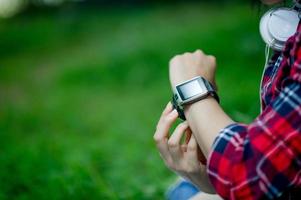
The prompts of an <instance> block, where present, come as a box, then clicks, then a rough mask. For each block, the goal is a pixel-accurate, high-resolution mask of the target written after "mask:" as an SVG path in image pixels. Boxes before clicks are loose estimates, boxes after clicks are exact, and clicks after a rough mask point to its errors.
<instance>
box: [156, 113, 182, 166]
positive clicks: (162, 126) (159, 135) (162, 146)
mask: <svg viewBox="0 0 301 200" xmlns="http://www.w3.org/2000/svg"><path fill="white" fill-rule="evenodd" d="M177 116H178V113H177V111H176V110H175V111H173V112H171V113H169V114H168V115H166V116H164V117H162V118H161V119H160V120H159V123H158V125H157V130H156V133H155V135H154V140H155V141H156V145H157V148H158V150H159V152H160V154H161V156H162V158H163V159H164V161H165V162H167V161H170V159H171V156H170V153H169V151H168V146H167V140H168V133H169V129H170V128H171V126H172V124H173V123H174V121H175V120H176V119H177Z"/></svg>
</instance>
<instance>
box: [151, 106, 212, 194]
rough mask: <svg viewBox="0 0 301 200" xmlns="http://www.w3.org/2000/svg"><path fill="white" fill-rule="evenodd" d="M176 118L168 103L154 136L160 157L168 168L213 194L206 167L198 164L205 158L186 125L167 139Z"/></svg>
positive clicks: (175, 112)
mask: <svg viewBox="0 0 301 200" xmlns="http://www.w3.org/2000/svg"><path fill="white" fill-rule="evenodd" d="M177 117H178V113H177V111H176V110H173V108H172V105H171V103H168V105H167V106H166V108H165V110H164V111H163V113H162V115H161V117H160V120H159V122H158V125H157V130H156V133H155V135H154V140H155V141H156V144H157V148H158V149H159V151H160V155H161V157H162V159H163V160H164V162H165V164H166V165H167V167H168V168H170V169H171V170H173V171H175V172H176V173H177V174H179V175H180V176H182V177H183V178H185V179H188V180H190V181H191V182H193V183H194V184H195V185H197V186H199V187H201V188H202V191H205V192H206V191H207V192H208V193H214V190H213V188H212V186H211V185H210V183H209V181H208V177H207V173H206V166H205V165H203V164H202V163H201V162H200V159H201V160H202V159H204V158H205V157H204V156H203V155H202V153H201V151H200V150H199V148H198V144H197V142H196V140H195V138H194V136H193V135H192V134H191V130H190V128H189V126H188V123H187V122H183V123H180V124H179V125H178V126H177V127H176V129H175V130H174V132H173V134H172V135H171V136H170V137H169V129H170V128H171V126H172V124H173V123H174V122H175V121H176V119H177ZM185 133H186V134H187V135H186V141H185V142H184V144H181V140H182V137H183V136H184V134H185ZM203 161H204V160H203Z"/></svg>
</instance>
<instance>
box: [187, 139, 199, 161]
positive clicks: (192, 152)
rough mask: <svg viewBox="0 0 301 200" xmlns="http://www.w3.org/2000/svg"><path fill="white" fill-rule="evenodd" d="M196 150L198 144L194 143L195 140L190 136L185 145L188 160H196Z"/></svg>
mask: <svg viewBox="0 0 301 200" xmlns="http://www.w3.org/2000/svg"><path fill="white" fill-rule="evenodd" d="M197 148H198V144H197V142H196V139H195V137H194V135H191V137H190V140H189V142H188V145H187V156H188V157H189V158H191V159H192V160H193V159H197V156H198V155H197Z"/></svg>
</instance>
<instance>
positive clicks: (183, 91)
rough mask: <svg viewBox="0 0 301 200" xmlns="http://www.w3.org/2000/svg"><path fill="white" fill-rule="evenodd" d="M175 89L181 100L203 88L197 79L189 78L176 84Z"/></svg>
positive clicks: (200, 91)
mask: <svg viewBox="0 0 301 200" xmlns="http://www.w3.org/2000/svg"><path fill="white" fill-rule="evenodd" d="M177 90H178V93H179V95H180V96H181V99H182V100H183V101H185V100H187V99H190V98H192V97H193V96H196V95H198V94H200V93H202V92H203V89H202V87H201V85H200V84H199V81H198V80H191V81H189V82H186V83H184V84H182V85H179V86H177Z"/></svg>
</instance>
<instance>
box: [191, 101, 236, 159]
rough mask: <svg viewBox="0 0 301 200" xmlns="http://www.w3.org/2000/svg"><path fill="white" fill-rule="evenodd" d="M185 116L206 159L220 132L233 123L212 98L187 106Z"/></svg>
mask: <svg viewBox="0 0 301 200" xmlns="http://www.w3.org/2000/svg"><path fill="white" fill-rule="evenodd" d="M185 116H186V118H187V121H188V123H189V126H190V128H191V130H192V131H193V133H194V135H195V137H196V140H197V142H198V144H199V145H200V147H201V148H202V151H203V153H204V155H205V156H206V158H208V155H209V152H210V151H211V147H212V144H213V142H214V140H215V138H216V137H217V136H218V134H219V132H220V130H221V129H223V128H224V127H226V126H228V125H230V124H232V123H234V122H233V121H232V119H230V117H229V116H228V115H227V114H226V113H225V112H224V111H223V109H222V108H221V107H220V106H219V104H218V103H217V101H216V100H215V99H214V98H212V97H211V98H208V99H204V100H202V101H199V102H196V103H194V104H192V105H189V106H187V107H186V108H185Z"/></svg>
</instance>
